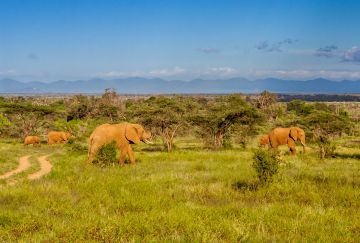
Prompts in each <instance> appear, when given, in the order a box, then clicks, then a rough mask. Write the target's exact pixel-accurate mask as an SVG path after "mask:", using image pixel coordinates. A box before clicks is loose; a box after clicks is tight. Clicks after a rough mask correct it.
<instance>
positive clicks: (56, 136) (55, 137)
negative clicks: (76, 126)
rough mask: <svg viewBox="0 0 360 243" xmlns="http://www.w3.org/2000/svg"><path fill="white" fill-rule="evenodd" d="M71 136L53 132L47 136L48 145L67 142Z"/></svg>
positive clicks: (67, 133)
mask: <svg viewBox="0 0 360 243" xmlns="http://www.w3.org/2000/svg"><path fill="white" fill-rule="evenodd" d="M71 136H72V135H71V133H69V132H56V131H51V132H49V133H48V135H47V137H48V145H52V144H55V143H63V142H67V141H68V140H69V138H70V137H71Z"/></svg>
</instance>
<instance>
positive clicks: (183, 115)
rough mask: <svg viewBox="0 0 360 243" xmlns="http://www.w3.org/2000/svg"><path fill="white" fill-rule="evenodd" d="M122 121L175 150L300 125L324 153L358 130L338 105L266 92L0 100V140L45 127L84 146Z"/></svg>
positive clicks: (244, 140)
mask: <svg viewBox="0 0 360 243" xmlns="http://www.w3.org/2000/svg"><path fill="white" fill-rule="evenodd" d="M123 121H127V122H136V123H140V124H142V125H143V126H145V127H146V128H147V129H148V130H150V131H151V132H152V134H154V136H155V137H157V138H159V139H161V141H162V143H163V145H164V149H166V150H167V151H171V150H173V149H174V147H175V145H176V143H175V141H176V139H177V138H179V137H187V136H195V137H197V138H198V139H199V140H201V141H202V144H203V145H204V146H205V147H207V148H212V149H220V148H230V147H232V146H234V145H236V144H238V145H240V146H243V147H244V146H246V145H247V144H248V141H249V140H250V139H251V138H253V137H255V136H256V135H258V134H261V133H267V132H269V131H270V130H271V129H272V128H274V127H281V126H282V127H289V126H299V127H301V128H303V129H304V130H305V131H306V134H307V139H308V141H309V140H310V142H314V143H318V144H319V148H320V150H322V153H323V154H324V156H326V154H327V153H328V154H331V153H330V152H331V151H330V152H327V150H329V149H328V148H327V147H326V145H328V144H330V142H329V141H330V140H331V138H332V137H334V136H342V135H344V134H347V135H354V134H355V133H356V132H357V131H356V129H355V128H354V126H353V120H352V118H351V117H350V116H349V114H348V112H347V111H345V110H343V109H339V107H337V106H334V105H329V104H325V103H306V102H304V101H302V100H293V101H291V102H289V103H282V102H278V97H277V96H276V95H274V94H271V93H269V92H266V91H264V92H263V93H261V94H260V95H256V96H245V95H241V94H235V95H223V96H208V97H207V96H189V95H187V96H181V95H177V96H176V95H175V96H151V97H134V98H128V97H122V96H119V95H118V94H117V93H116V92H115V91H114V90H111V89H107V90H105V92H104V94H103V95H102V96H99V97H96V96H84V95H76V96H72V97H65V98H44V97H28V98H23V97H7V98H4V97H2V98H1V99H0V136H1V137H2V138H17V139H19V140H22V139H23V138H24V137H25V136H26V135H39V136H40V137H41V138H42V139H45V135H46V133H47V132H48V131H50V130H66V131H69V132H71V133H72V134H74V135H75V139H74V140H75V141H74V144H76V143H79V144H80V143H82V144H84V143H86V138H87V137H88V135H89V134H90V132H91V131H92V130H93V128H94V127H95V126H97V125H99V124H102V123H118V122H123ZM329 146H330V145H329ZM84 149H85V146H84Z"/></svg>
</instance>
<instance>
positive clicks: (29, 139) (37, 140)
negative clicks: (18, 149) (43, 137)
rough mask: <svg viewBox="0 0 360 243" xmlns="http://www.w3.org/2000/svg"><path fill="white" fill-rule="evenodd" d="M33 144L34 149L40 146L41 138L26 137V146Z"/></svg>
mask: <svg viewBox="0 0 360 243" xmlns="http://www.w3.org/2000/svg"><path fill="white" fill-rule="evenodd" d="M29 144H32V145H33V147H35V146H36V145H37V146H40V138H39V137H38V136H26V137H25V139H24V146H26V145H29Z"/></svg>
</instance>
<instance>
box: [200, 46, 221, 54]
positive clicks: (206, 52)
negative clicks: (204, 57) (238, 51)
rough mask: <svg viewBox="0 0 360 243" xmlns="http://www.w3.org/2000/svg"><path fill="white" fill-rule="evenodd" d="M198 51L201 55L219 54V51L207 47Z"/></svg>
mask: <svg viewBox="0 0 360 243" xmlns="http://www.w3.org/2000/svg"><path fill="white" fill-rule="evenodd" d="M198 51H199V52H202V53H205V54H213V53H219V52H220V50H219V49H216V48H209V47H206V48H199V49H198Z"/></svg>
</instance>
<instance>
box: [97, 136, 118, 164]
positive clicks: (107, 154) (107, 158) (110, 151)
mask: <svg viewBox="0 0 360 243" xmlns="http://www.w3.org/2000/svg"><path fill="white" fill-rule="evenodd" d="M116 151H117V150H116V145H115V142H112V143H110V144H106V145H104V146H102V147H101V148H100V149H99V151H98V153H97V155H96V157H95V159H94V161H93V163H94V164H98V165H100V167H105V166H108V165H114V164H115V163H116V162H117V158H116V157H117V156H116Z"/></svg>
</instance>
